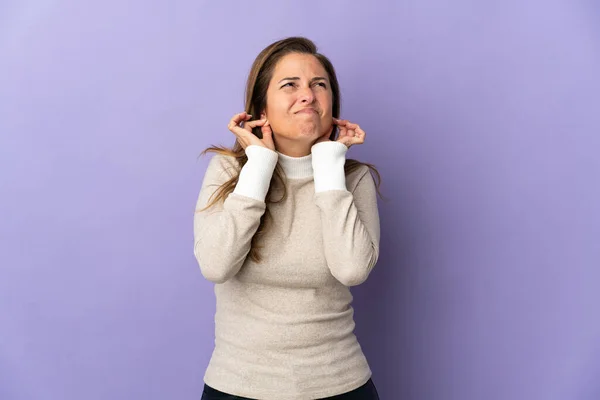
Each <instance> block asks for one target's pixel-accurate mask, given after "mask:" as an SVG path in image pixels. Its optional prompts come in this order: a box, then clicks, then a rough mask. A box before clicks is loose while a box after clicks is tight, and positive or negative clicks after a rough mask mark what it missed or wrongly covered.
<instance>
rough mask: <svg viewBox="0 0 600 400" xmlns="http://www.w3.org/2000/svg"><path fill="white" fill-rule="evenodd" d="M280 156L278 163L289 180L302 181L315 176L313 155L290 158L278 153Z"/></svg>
mask: <svg viewBox="0 0 600 400" xmlns="http://www.w3.org/2000/svg"><path fill="white" fill-rule="evenodd" d="M277 154H279V158H278V163H279V164H280V165H281V167H282V168H283V170H284V171H285V175H286V177H287V178H289V179H302V178H308V177H312V176H313V168H312V154H309V155H307V156H303V157H290V156H286V155H285V154H282V153H280V152H277Z"/></svg>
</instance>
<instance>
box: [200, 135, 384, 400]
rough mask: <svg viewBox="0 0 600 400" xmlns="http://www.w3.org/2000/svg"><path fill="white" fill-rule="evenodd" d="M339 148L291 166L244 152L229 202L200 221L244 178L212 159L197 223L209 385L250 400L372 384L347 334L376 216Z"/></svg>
mask: <svg viewBox="0 0 600 400" xmlns="http://www.w3.org/2000/svg"><path fill="white" fill-rule="evenodd" d="M346 151H347V148H346V146H345V145H343V144H341V143H337V142H333V141H330V142H322V143H319V144H316V145H314V146H313V147H312V149H311V154H310V155H308V156H305V157H298V158H295V157H288V156H286V155H283V154H281V153H278V152H275V151H272V150H269V149H266V148H264V147H261V146H248V147H247V148H246V154H247V156H248V162H247V163H246V164H245V165H244V167H243V168H242V170H241V173H240V177H239V181H238V183H237V185H236V188H235V190H234V191H233V193H231V194H230V195H229V196H228V197H227V199H226V200H225V202H224V203H223V202H221V203H218V204H217V205H215V206H213V207H211V208H209V209H207V210H205V211H203V212H198V210H200V209H202V208H203V207H204V206H205V205H206V204H207V201H208V199H209V197H210V195H211V194H212V193H213V192H214V191H215V190H216V189H217V187H218V186H219V185H220V184H221V183H223V182H225V181H226V180H227V179H228V178H230V177H231V176H233V173H234V172H235V171H236V170H239V166H237V162H236V161H235V159H234V158H233V157H226V156H222V155H215V156H213V157H212V159H211V160H210V163H209V165H208V168H207V171H206V175H205V177H204V181H203V183H202V188H201V190H200V195H199V198H198V202H197V206H196V210H197V212H196V213H195V217H194V255H195V256H196V259H197V260H198V264H199V265H200V270H201V271H202V274H203V275H204V277H205V278H206V279H208V280H210V281H213V282H215V283H216V285H215V295H216V314H215V348H214V351H213V354H212V357H211V360H210V363H209V365H208V368H207V370H206V373H205V376H204V382H205V383H206V384H208V385H209V386H212V387H213V388H215V389H217V390H220V391H223V392H226V393H230V394H234V395H238V396H243V397H249V398H253V399H265V400H270V399H272V400H288V399H289V400H295V399H316V398H322V397H328V396H334V395H337V394H341V393H345V392H348V391H351V390H353V389H355V388H357V387H359V386H361V385H363V384H364V383H366V382H367V381H368V379H369V378H370V377H371V370H370V368H369V365H368V363H367V360H366V358H365V356H364V354H363V352H362V350H361V347H360V345H359V343H358V341H357V339H356V336H355V335H354V333H353V331H354V319H353V314H354V310H353V308H352V306H351V302H352V294H351V293H350V290H349V288H348V286H353V285H358V284H360V283H362V282H364V281H365V280H366V279H367V276H368V275H369V272H370V271H371V270H372V269H373V267H374V265H375V263H376V262H377V258H378V255H379V236H380V228H379V214H378V211H377V199H376V192H375V184H374V181H373V178H372V176H371V174H370V172H369V169H368V168H367V167H361V168H359V169H358V170H356V171H353V172H352V173H350V174H349V175H348V176H345V175H344V163H345V159H346V158H345V157H346ZM277 163H279V164H280V165H281V166H282V168H283V169H284V171H285V172H286V175H287V184H286V185H287V190H288V192H287V193H288V195H287V199H286V200H285V201H283V202H281V203H277V204H269V210H270V212H271V214H272V216H273V219H272V221H273V224H272V225H271V226H270V228H269V230H268V231H267V232H266V233H265V235H264V236H263V238H262V242H261V243H262V245H263V248H262V249H261V255H262V256H263V261H262V262H261V263H255V262H253V261H251V260H250V258H249V257H248V258H247V255H248V252H249V250H250V241H251V239H252V237H253V235H254V233H255V232H256V230H257V228H258V225H259V222H260V218H261V216H262V215H263V213H264V212H265V209H266V204H265V196H266V194H267V190H268V189H269V184H270V180H271V177H272V175H273V171H274V169H275V166H276V164H277ZM274 189H277V188H274Z"/></svg>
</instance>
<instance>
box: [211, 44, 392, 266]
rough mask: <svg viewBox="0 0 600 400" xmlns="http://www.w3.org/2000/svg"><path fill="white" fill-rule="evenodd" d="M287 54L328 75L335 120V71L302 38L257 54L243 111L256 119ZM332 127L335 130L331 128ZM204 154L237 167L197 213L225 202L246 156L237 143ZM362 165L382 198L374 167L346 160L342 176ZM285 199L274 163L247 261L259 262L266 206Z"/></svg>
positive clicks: (282, 181) (280, 175)
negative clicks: (308, 58)
mask: <svg viewBox="0 0 600 400" xmlns="http://www.w3.org/2000/svg"><path fill="white" fill-rule="evenodd" d="M290 53H301V54H312V55H313V56H315V57H316V58H317V59H318V60H319V61H320V62H321V64H322V65H323V68H325V71H326V72H327V74H328V75H329V82H330V86H331V91H332V92H333V103H332V108H333V110H332V115H333V117H334V118H339V116H340V100H341V99H340V87H339V84H338V80H337V77H336V74H335V69H334V68H333V65H332V64H331V61H329V59H328V58H327V57H325V56H324V55H323V54H320V53H318V52H317V46H316V45H315V44H314V43H313V42H312V41H310V40H309V39H307V38H304V37H289V38H286V39H283V40H279V41H277V42H274V43H272V44H270V45H269V46H267V47H266V48H265V49H263V50H262V51H261V52H260V54H259V55H258V56H257V57H256V59H255V60H254V63H253V64H252V68H251V69H250V74H249V75H248V80H247V82H246V96H245V98H246V101H245V111H246V112H247V113H248V114H251V115H252V116H253V118H252V119H253V120H254V119H260V114H261V112H262V111H263V110H264V109H265V108H266V105H267V88H268V87H269V82H270V81H271V78H272V76H273V71H274V69H275V66H276V65H277V62H278V61H279V60H280V59H281V58H283V57H284V56H286V55H287V54H290ZM334 128H336V126H335V125H334ZM252 133H253V134H254V135H256V136H257V137H258V138H260V139H262V132H261V130H260V127H255V128H253V129H252ZM336 134H337V129H334V130H333V131H332V133H331V136H330V137H329V139H330V140H335V136H336ZM207 152H212V153H217V154H221V155H225V156H231V157H235V159H236V160H237V163H238V164H239V170H237V172H236V173H235V176H233V177H232V178H231V179H230V180H228V181H227V182H225V183H223V184H222V185H221V186H220V187H219V188H218V189H217V190H216V191H215V193H213V195H212V196H211V199H212V200H211V201H209V203H208V205H207V206H206V207H204V208H203V209H202V210H200V211H204V210H206V209H207V208H210V207H212V206H213V205H215V204H216V203H218V202H220V201H225V199H226V198H227V196H228V195H229V194H230V193H232V192H233V190H234V189H235V186H236V184H237V181H238V178H239V172H240V170H241V168H242V167H243V166H244V165H245V164H246V162H247V161H248V157H247V156H246V152H245V151H244V148H243V147H242V146H241V145H240V143H239V142H238V141H237V140H236V142H235V144H234V146H233V147H232V148H227V147H224V146H210V147H208V148H207V149H206V150H204V151H203V152H202V153H201V154H200V155H201V156H202V155H204V154H205V153H207ZM362 165H365V166H367V167H369V169H370V170H371V171H373V173H374V174H375V175H376V177H377V193H378V194H379V196H380V197H382V196H381V192H380V191H379V187H380V185H381V176H380V174H379V172H378V171H377V169H376V168H375V166H374V165H372V164H368V163H363V162H360V161H357V160H352V159H347V160H346V164H345V165H344V171H345V173H346V175H348V174H349V173H350V172H352V171H354V170H356V169H358V168H359V167H360V166H362ZM275 187H281V188H282V189H283V193H282V195H281V197H280V198H279V199H277V200H275V199H274V197H275V196H274V192H275V190H274V188H275ZM286 196H287V193H286V190H285V172H284V171H283V169H282V168H281V166H280V165H279V164H278V165H277V166H276V168H275V171H274V173H273V177H272V178H271V183H270V187H269V191H268V192H267V197H266V199H265V202H266V203H267V209H266V212H265V213H264V214H263V216H262V217H261V220H260V224H259V227H258V230H257V231H256V233H255V234H254V237H253V238H252V243H251V248H250V254H249V255H250V258H251V259H252V260H253V261H255V262H259V261H260V260H261V256H260V254H259V251H258V249H259V248H260V247H261V246H260V245H259V240H260V238H261V236H262V235H263V234H264V232H265V231H266V227H267V225H268V223H269V221H270V219H271V218H272V216H271V214H270V213H269V208H268V204H269V203H277V202H280V201H283V200H284V199H285V198H286ZM213 197H214V198H213Z"/></svg>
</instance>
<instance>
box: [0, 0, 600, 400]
mask: <svg viewBox="0 0 600 400" xmlns="http://www.w3.org/2000/svg"><path fill="white" fill-rule="evenodd" d="M519 3H521V4H519ZM522 3H523V2H519V1H508V2H506V1H505V2H500V1H493V2H485V1H475V0H473V1H468V0H459V1H454V2H449V1H435V0H407V1H404V2H398V1H396V2H393V1H387V2H383V1H382V2H378V3H377V4H376V5H374V4H373V3H371V4H370V5H367V2H349V1H345V2H343V1H327V2H317V1H308V2H302V3H296V2H294V3H293V4H294V5H292V3H290V4H287V2H281V1H277V2H275V1H273V2H205V1H191V0H179V1H166V0H164V1H153V2H152V1H142V0H136V1H128V2H122V1H116V0H110V1H107V0H104V1H95V2H90V1H86V2H82V1H76V0H70V1H62V0H57V1H52V0H38V1H24V0H9V1H7V0H3V1H2V2H1V3H0V134H1V135H0V163H1V165H0V191H1V194H2V196H1V200H0V202H1V205H0V217H1V219H0V399H3V400H25V399H27V400H29V399H43V400H54V399H56V400H75V399H77V400H79V399H86V400H96V399H98V400H100V399H102V400H104V399H115V400H117V399H118V400H120V399H128V400H129V399H145V400H150V399H190V400H191V399H199V398H200V394H201V390H202V385H203V382H202V377H203V374H204V369H205V367H206V365H207V362H208V360H209V357H210V354H211V350H212V346H213V312H214V298H213V291H212V288H213V286H212V284H211V283H210V282H208V281H205V280H204V279H203V278H202V276H201V274H200V271H199V268H198V266H197V264H196V261H195V259H194V257H193V251H192V246H193V236H192V218H193V210H194V206H195V201H196V196H197V194H198V191H199V188H200V184H201V181H202V177H203V174H204V171H205V168H206V165H207V163H208V158H207V157H205V158H201V159H200V160H197V156H198V154H199V152H200V151H201V150H203V149H204V148H205V147H206V146H208V145H209V144H226V145H231V144H233V135H232V134H231V133H230V132H229V131H228V130H227V129H226V124H227V122H228V120H229V118H230V117H231V115H233V114H234V113H236V112H239V111H241V110H242V107H243V87H244V81H245V79H246V74H247V72H248V70H249V68H250V64H251V62H252V60H253V59H254V57H255V56H256V55H257V53H258V52H259V51H260V50H261V49H262V48H263V47H264V46H266V45H268V44H269V43H271V42H272V41H274V40H277V39H280V38H283V37H285V36H290V35H306V36H308V37H309V38H311V39H313V40H314V41H315V42H316V43H317V44H318V45H319V46H320V49H321V50H322V51H323V52H324V53H325V54H327V55H328V56H329V57H330V58H331V59H332V61H333V63H334V65H335V66H336V68H337V71H338V73H339V79H340V82H341V86H342V95H343V109H342V116H343V117H344V118H347V119H350V120H351V121H354V122H357V123H360V124H361V126H362V127H363V128H364V129H365V131H366V132H367V141H366V143H365V144H364V145H363V146H357V147H353V148H352V149H351V150H350V153H349V156H351V157H354V158H358V159H361V160H364V161H368V162H373V163H375V164H376V165H377V166H378V167H379V169H380V171H381V173H382V175H383V179H384V184H383V186H382V189H383V191H384V194H385V195H386V196H387V197H388V198H389V201H387V202H385V201H382V202H380V214H381V222H382V243H381V245H382V253H381V257H380V261H379V263H378V265H377V267H376V269H375V271H374V272H373V274H372V275H371V277H370V279H369V280H368V281H367V282H366V283H365V284H363V285H361V286H359V287H356V288H354V289H353V292H354V294H355V307H356V321H357V330H356V332H357V335H358V336H359V339H360V341H361V343H362V345H363V348H364V351H365V353H366V354H367V357H368V358H369V360H370V363H371V366H372V369H373V372H374V377H373V379H374V381H375V383H376V384H377V386H378V387H379V391H380V394H381V395H382V399H385V400H396V399H410V400H412V399H415V400H430V399H444V400H446V399H452V400H454V399H456V400H458V399H460V400H480V399H487V400H521V399H523V400H531V399H539V400H554V399H561V400H563V399H564V400H567V399H568V400H573V399H586V400H588V399H589V400H591V399H598V398H600V311H599V310H598V308H599V305H600V303H599V302H600V289H599V283H600V272H599V268H600V95H599V93H600V78H599V75H598V71H600V46H599V45H600V7H599V6H598V3H597V2H593V1H579V2H576V1H567V0H565V1H541V0H540V1H528V2H525V3H527V4H522ZM300 4H301V5H300Z"/></svg>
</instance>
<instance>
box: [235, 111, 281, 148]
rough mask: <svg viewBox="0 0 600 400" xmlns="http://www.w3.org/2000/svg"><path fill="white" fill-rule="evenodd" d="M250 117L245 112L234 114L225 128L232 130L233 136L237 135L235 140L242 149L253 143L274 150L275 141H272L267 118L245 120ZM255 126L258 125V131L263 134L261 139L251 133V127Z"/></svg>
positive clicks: (271, 132) (250, 116)
mask: <svg viewBox="0 0 600 400" xmlns="http://www.w3.org/2000/svg"><path fill="white" fill-rule="evenodd" d="M250 118H252V115H250V114H248V113H246V112H242V113H239V114H236V115H234V116H233V118H231V120H230V121H229V124H228V125H227V128H229V130H230V131H231V132H233V134H235V136H237V141H238V142H239V143H240V145H241V146H242V147H243V148H244V149H246V147H248V146H250V145H253V144H254V145H257V146H262V147H266V148H267V149H271V150H273V151H275V143H274V142H273V131H272V130H271V126H270V125H269V121H267V119H266V118H264V119H257V120H255V121H249V122H246V121H247V120H249V119H250ZM241 123H243V127H242V126H240V124H241ZM257 126H260V131H261V132H262V135H263V138H262V139H259V138H258V137H257V136H256V135H254V134H253V133H252V128H254V127H257Z"/></svg>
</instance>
